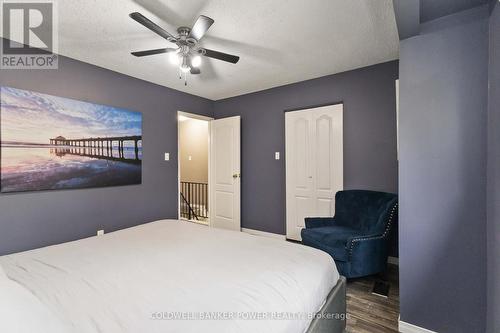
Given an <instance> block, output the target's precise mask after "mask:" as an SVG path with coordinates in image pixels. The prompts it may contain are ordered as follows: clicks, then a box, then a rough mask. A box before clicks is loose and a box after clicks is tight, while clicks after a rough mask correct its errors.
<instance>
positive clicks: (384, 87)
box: [214, 61, 398, 234]
mask: <svg viewBox="0 0 500 333" xmlns="http://www.w3.org/2000/svg"><path fill="white" fill-rule="evenodd" d="M397 77H398V63H397V61H393V62H388V63H384V64H380V65H375V66H371V67H366V68H362V69H358V70H354V71H349V72H345V73H340V74H336V75H331V76H326V77H322V78H319V79H314V80H309V81H304V82H299V83H295V84H291V85H287V86H282V87H278V88H273V89H269V90H265V91H260V92H256V93H252V94H248V95H243V96H238V97H233V98H229V99H225V100H220V101H216V102H215V109H214V115H215V117H216V118H223V117H229V116H234V115H240V116H241V118H242V123H241V126H242V143H241V145H242V170H241V171H242V226H243V227H244V228H251V229H256V230H262V231H267V232H273V233H278V234H285V156H284V151H285V111H286V110H292V109H303V108H310V107H314V106H319V105H325V104H333V103H338V102H343V103H344V187H345V188H346V189H353V188H362V189H371V190H380V191H388V192H397V186H398V185H397V179H398V172H397V157H396V94H395V80H396V79H397ZM277 151H279V152H280V153H281V156H282V158H281V160H279V161H276V160H275V159H274V153H275V152H277Z"/></svg>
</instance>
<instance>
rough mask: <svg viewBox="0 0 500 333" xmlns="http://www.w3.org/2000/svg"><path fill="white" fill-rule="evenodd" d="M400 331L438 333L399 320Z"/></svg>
mask: <svg viewBox="0 0 500 333" xmlns="http://www.w3.org/2000/svg"><path fill="white" fill-rule="evenodd" d="M399 331H400V332H401V333H437V332H434V331H431V330H428V329H426V328H423V327H419V326H416V325H413V324H409V323H407V322H404V321H401V320H399Z"/></svg>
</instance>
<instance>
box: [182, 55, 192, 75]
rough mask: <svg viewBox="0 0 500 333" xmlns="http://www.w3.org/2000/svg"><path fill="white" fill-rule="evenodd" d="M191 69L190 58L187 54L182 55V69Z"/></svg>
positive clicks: (187, 70) (186, 70)
mask: <svg viewBox="0 0 500 333" xmlns="http://www.w3.org/2000/svg"><path fill="white" fill-rule="evenodd" d="M190 70H191V66H189V59H188V57H187V56H183V57H182V64H181V71H182V72H184V73H187V72H189V71H190Z"/></svg>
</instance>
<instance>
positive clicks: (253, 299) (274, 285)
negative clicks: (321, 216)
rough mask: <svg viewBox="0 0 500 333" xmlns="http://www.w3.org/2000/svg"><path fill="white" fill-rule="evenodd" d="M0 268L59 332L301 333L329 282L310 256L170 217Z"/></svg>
mask: <svg viewBox="0 0 500 333" xmlns="http://www.w3.org/2000/svg"><path fill="white" fill-rule="evenodd" d="M0 265H1V266H2V268H3V269H4V271H5V273H6V275H7V276H8V278H9V279H11V280H13V281H15V282H17V283H18V284H19V285H21V286H22V287H24V288H26V289H27V290H28V291H29V292H31V293H32V294H34V295H35V296H36V298H37V299H38V300H39V301H41V303H42V304H43V305H44V306H45V307H46V308H47V309H48V310H49V311H50V312H52V314H53V315H54V316H55V317H56V318H57V319H58V320H59V321H60V323H61V325H64V327H65V330H66V331H67V332H104V333H115V332H116V333H118V332H120V333H122V332H134V333H135V332H141V333H142V332H147V333H154V332H162V333H166V332H231V333H233V332H241V333H246V332H248V333H250V332H252V333H255V332H277V333H279V332H283V333H285V332H286V333H295V332H297V333H302V332H304V330H306V329H307V327H308V326H309V324H310V322H311V319H312V318H311V317H310V316H309V315H310V314H314V313H315V312H317V311H318V310H319V309H320V307H321V306H322V305H323V303H324V301H325V299H326V297H327V295H328V293H329V292H330V290H331V289H332V288H333V287H334V286H335V284H336V283H337V280H338V279H339V274H338V272H337V270H336V268H335V264H334V262H333V260H332V258H331V257H330V256H329V255H328V254H326V253H324V252H321V251H319V250H316V249H313V248H309V247H305V246H302V245H298V244H292V243H289V242H285V241H282V240H276V239H272V238H265V237H258V236H252V235H248V234H245V233H238V232H233V231H225V230H218V229H211V228H208V227H205V226H201V225H196V224H192V223H188V222H180V221H177V220H162V221H157V222H153V223H149V224H145V225H141V226H138V227H134V228H130V229H125V230H122V231H118V232H114V233H109V234H106V235H104V236H101V237H92V238H88V239H83V240H79V241H76V242H70V243H66V244H61V245H56V246H51V247H46V248H42V249H38V250H33V251H28V252H23V253H18V254H14V255H9V256H3V257H0ZM2 297H3V295H2ZM291 315H293V316H297V318H295V319H286V318H284V317H287V318H290V316H291ZM0 316H1V314H0ZM208 316H212V317H213V318H212V320H207V319H206V317H208ZM222 316H224V317H225V318H226V319H225V320H223V319H221V318H223V317H222ZM253 316H260V317H261V319H258V320H255V319H253V320H250V318H252V317H253ZM272 316H274V320H273V319H272ZM24 317H25V318H26V320H29V318H30V314H29V313H24ZM174 317H177V319H175V318H174ZM179 317H182V318H179ZM203 317H204V318H205V319H204V320H201V319H195V318H203ZM278 317H281V318H284V319H281V320H276V318H278ZM214 318H218V320H215V319H214ZM253 318H254V317H253ZM1 325H2V320H1V318H0V331H2V332H4V330H3V328H2V327H1ZM38 332H47V333H49V331H48V328H46V327H39V330H38ZM13 333H14V332H13Z"/></svg>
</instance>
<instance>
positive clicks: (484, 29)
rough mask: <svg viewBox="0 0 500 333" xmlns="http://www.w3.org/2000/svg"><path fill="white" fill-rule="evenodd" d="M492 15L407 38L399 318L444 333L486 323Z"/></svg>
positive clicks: (457, 20)
mask: <svg viewBox="0 0 500 333" xmlns="http://www.w3.org/2000/svg"><path fill="white" fill-rule="evenodd" d="M488 17H489V11H488V6H482V7H479V8H476V9H472V10H469V11H466V12H462V13H459V14H455V15H452V16H448V17H445V18H442V19H438V20H436V21H431V22H429V23H427V24H424V25H422V26H421V28H422V29H421V34H420V35H419V36H416V37H413V38H409V39H406V40H404V41H402V42H401V49H400V84H401V86H400V88H401V92H400V98H401V102H400V103H401V104H400V168H399V175H400V178H399V182H400V183H399V184H400V187H399V194H400V204H401V206H400V207H401V208H400V216H399V217H400V218H399V223H400V233H399V235H400V237H399V238H400V247H399V250H400V253H399V255H400V261H399V263H400V307H401V309H400V312H401V320H402V321H405V322H408V323H411V324H414V325H417V326H420V327H424V328H427V329H430V330H432V331H437V332H440V333H446V332H452V333H461V332H463V333H474V332H477V333H483V332H485V329H486V327H485V322H486V261H485V258H486V245H485V244H486V205H485V202H486V191H485V188H486V177H485V175H486V139H487V138H486V127H487V98H488V96H487V91H488Z"/></svg>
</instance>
